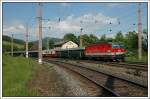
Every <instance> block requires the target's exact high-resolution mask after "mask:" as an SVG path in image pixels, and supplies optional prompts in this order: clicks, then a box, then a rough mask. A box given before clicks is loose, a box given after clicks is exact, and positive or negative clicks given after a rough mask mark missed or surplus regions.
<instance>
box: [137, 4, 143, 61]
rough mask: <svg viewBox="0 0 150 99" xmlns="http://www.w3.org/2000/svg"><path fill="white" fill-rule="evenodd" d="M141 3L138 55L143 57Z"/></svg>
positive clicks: (139, 9)
mask: <svg viewBox="0 0 150 99" xmlns="http://www.w3.org/2000/svg"><path fill="white" fill-rule="evenodd" d="M140 6H141V4H140V3H139V4H138V56H139V60H141V58H142V20H141V8H140Z"/></svg>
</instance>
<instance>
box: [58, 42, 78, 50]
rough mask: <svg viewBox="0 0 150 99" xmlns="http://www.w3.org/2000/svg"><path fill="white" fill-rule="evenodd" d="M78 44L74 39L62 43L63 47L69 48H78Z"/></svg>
mask: <svg viewBox="0 0 150 99" xmlns="http://www.w3.org/2000/svg"><path fill="white" fill-rule="evenodd" d="M77 47H78V45H77V44H76V43H74V42H72V41H69V42H66V43H65V44H63V45H62V47H61V49H68V48H77Z"/></svg>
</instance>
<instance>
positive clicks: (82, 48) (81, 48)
mask: <svg viewBox="0 0 150 99" xmlns="http://www.w3.org/2000/svg"><path fill="white" fill-rule="evenodd" d="M84 49H85V47H78V48H68V49H59V50H57V51H67V50H84Z"/></svg>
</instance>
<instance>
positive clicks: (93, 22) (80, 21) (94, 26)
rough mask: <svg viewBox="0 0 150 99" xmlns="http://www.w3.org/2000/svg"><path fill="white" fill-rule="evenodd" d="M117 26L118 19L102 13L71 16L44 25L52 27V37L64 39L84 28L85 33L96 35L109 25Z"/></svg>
mask: <svg viewBox="0 0 150 99" xmlns="http://www.w3.org/2000/svg"><path fill="white" fill-rule="evenodd" d="M110 22H111V23H113V24H117V18H113V17H109V16H105V15H103V14H102V13H97V14H92V13H89V14H84V15H82V16H78V17H77V16H74V15H70V16H68V17H67V18H65V19H61V21H60V22H58V21H51V22H47V23H44V25H45V26H50V27H51V30H50V32H51V33H52V36H54V37H63V35H64V34H66V33H77V32H80V29H81V28H83V32H84V33H94V32H97V31H99V30H100V29H102V28H104V26H106V25H109V23H110Z"/></svg>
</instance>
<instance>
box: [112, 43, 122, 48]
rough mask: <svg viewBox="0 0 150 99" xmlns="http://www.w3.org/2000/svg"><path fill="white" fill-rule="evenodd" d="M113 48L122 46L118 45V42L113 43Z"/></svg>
mask: <svg viewBox="0 0 150 99" xmlns="http://www.w3.org/2000/svg"><path fill="white" fill-rule="evenodd" d="M112 48H120V45H118V44H113V45H112Z"/></svg>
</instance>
